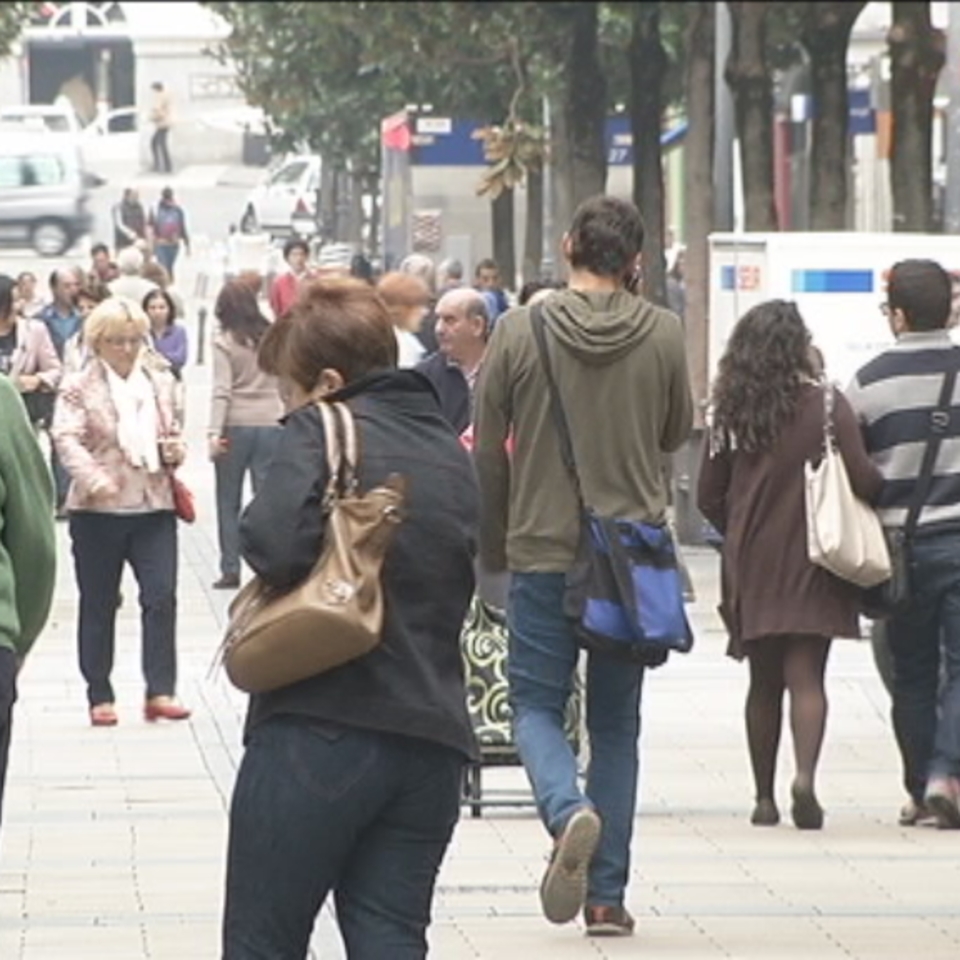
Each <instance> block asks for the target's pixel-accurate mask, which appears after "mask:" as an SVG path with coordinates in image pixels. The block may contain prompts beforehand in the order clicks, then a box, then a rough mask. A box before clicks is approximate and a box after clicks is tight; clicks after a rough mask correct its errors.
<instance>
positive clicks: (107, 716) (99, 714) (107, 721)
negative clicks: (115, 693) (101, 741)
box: [90, 703, 119, 727]
mask: <svg viewBox="0 0 960 960" xmlns="http://www.w3.org/2000/svg"><path fill="white" fill-rule="evenodd" d="M118 720H119V718H118V717H117V708H116V707H115V706H114V705H113V704H112V703H98V704H96V706H93V707H91V708H90V726H92V727H115V726H116V725H117V722H118Z"/></svg>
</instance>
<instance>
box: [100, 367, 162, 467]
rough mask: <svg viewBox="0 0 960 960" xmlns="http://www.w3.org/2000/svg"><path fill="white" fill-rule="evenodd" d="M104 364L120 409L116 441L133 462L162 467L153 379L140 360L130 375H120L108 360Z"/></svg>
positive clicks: (113, 396) (136, 465)
mask: <svg viewBox="0 0 960 960" xmlns="http://www.w3.org/2000/svg"><path fill="white" fill-rule="evenodd" d="M103 366H104V369H105V370H106V372H107V387H108V388H109V390H110V399H111V400H112V401H113V405H114V407H115V408H116V411H117V444H118V445H119V447H120V449H121V450H122V451H123V453H124V456H126V458H127V459H128V460H129V461H130V463H132V464H133V466H135V467H137V468H139V469H142V470H146V471H147V472H148V473H156V472H157V471H158V470H159V469H160V448H159V434H158V430H157V396H156V393H155V392H154V389H153V383H152V382H151V381H150V378H149V377H148V376H147V375H146V373H144V370H143V367H141V366H140V361H139V360H138V361H137V363H136V364H135V365H134V367H133V369H132V370H131V371H130V375H129V376H128V377H121V376H120V375H119V374H117V373H116V372H115V371H114V370H113V368H112V367H111V366H110V364H108V363H104V365H103Z"/></svg>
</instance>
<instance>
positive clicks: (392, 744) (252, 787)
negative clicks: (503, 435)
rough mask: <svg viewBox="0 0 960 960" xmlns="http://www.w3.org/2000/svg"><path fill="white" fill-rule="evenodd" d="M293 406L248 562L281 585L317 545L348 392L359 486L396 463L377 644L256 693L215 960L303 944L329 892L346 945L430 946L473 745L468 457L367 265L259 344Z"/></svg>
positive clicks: (259, 501) (406, 949)
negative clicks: (466, 641)
mask: <svg viewBox="0 0 960 960" xmlns="http://www.w3.org/2000/svg"><path fill="white" fill-rule="evenodd" d="M259 356H260V362H261V363H262V364H263V366H264V368H265V370H266V372H268V373H269V374H271V375H276V376H278V377H279V378H280V380H281V383H282V385H283V393H284V396H285V399H286V405H287V409H288V413H287V416H286V418H285V420H284V424H283V431H282V435H281V438H280V443H279V446H278V449H277V452H276V456H275V457H274V460H273V463H272V464H271V466H270V468H269V470H268V471H267V476H266V479H265V481H264V483H263V485H262V487H261V489H260V491H259V493H258V494H257V496H256V497H254V499H253V501H252V502H251V504H250V506H249V507H248V508H247V510H246V512H245V514H244V517H243V521H242V524H241V545H242V551H243V556H244V559H245V560H246V561H247V563H248V564H249V565H250V566H251V567H252V568H253V570H254V571H255V572H256V573H257V574H258V576H260V577H261V578H262V579H263V581H264V582H265V583H267V584H268V585H269V586H271V587H275V588H277V589H287V588H290V587H291V586H293V585H295V584H297V583H299V582H301V581H302V580H303V579H304V578H305V577H306V576H307V575H308V574H309V573H310V571H311V570H312V569H313V567H314V565H315V564H316V562H317V559H318V557H319V555H320V551H321V550H322V548H323V542H324V518H323V513H322V510H321V506H322V503H323V500H324V491H325V490H326V488H327V485H328V482H329V475H330V465H329V464H328V463H327V460H326V447H325V436H324V426H323V418H322V416H321V413H320V411H319V410H318V409H317V403H318V402H324V401H327V400H330V401H335V402H342V403H345V404H347V405H348V407H349V409H350V411H351V413H352V414H353V419H354V422H355V423H356V426H357V432H358V447H359V458H358V465H357V466H358V472H359V478H358V479H359V488H360V491H366V490H370V489H373V488H374V487H376V486H378V485H380V484H382V483H383V482H384V481H385V480H386V479H387V477H388V476H389V475H390V474H398V475H400V476H402V477H404V478H405V479H406V489H407V490H408V491H409V495H408V496H407V499H406V502H405V504H404V516H403V520H402V522H401V524H400V525H399V526H398V527H397V528H396V533H395V535H394V537H393V539H392V541H391V544H390V547H389V549H388V552H387V555H386V559H385V562H384V566H383V569H382V573H381V583H382V588H383V594H384V620H383V627H382V638H381V642H380V644H379V646H377V647H375V648H374V649H373V650H372V651H371V652H370V653H368V654H367V655H365V656H362V657H359V658H358V659H355V660H353V661H351V662H349V663H346V664H343V665H342V666H340V667H338V668H336V669H334V670H330V671H329V672H327V673H323V674H320V675H319V676H316V677H311V678H307V679H306V680H302V681H300V682H299V683H295V684H292V685H290V686H287V687H282V688H280V689H278V690H275V691H273V692H272V693H267V694H262V695H256V696H253V697H252V698H251V700H250V706H249V711H248V713H247V722H246V731H245V751H244V755H243V760H242V762H241V765H240V770H239V772H238V774H237V782H236V786H235V788H234V794H233V800H232V804H231V809H230V839H229V850H228V860H227V884H226V886H227V889H226V906H225V910H224V922H223V952H222V957H223V960H260V958H263V957H270V958H272V960H303V958H304V957H305V956H306V955H307V951H308V945H309V941H310V936H311V933H312V930H313V927H314V922H315V919H316V916H317V913H318V912H319V911H320V909H321V907H322V906H323V904H324V902H325V901H326V899H327V897H328V896H329V895H330V894H332V895H333V897H334V900H335V903H336V922H337V925H338V927H339V929H340V933H341V935H342V937H343V941H344V946H345V948H346V956H348V957H351V958H355V960H360V958H370V960H373V958H377V960H379V958H383V960H388V958H389V960H423V958H424V957H426V956H427V930H428V927H429V924H430V914H431V905H432V900H433V892H434V884H435V883H436V878H437V873H438V870H439V868H440V865H441V862H442V861H443V858H444V855H445V853H446V850H447V847H448V845H449V843H450V839H451V837H452V834H453V830H454V827H455V825H456V821H457V819H458V816H459V809H460V791H461V784H462V777H463V765H464V763H465V762H467V761H468V760H471V759H476V750H475V745H474V739H473V732H472V729H471V726H470V720H469V718H468V715H467V710H466V690H465V688H464V683H463V672H462V670H463V668H462V664H461V659H460V630H461V627H462V625H463V621H464V615H465V613H466V611H467V607H468V604H469V601H470V597H471V594H472V591H473V585H474V579H473V569H472V555H473V545H474V543H475V542H476V536H477V514H478V510H479V504H478V496H477V489H476V481H475V479H474V474H473V468H472V466H471V464H470V459H469V456H468V454H467V453H466V451H465V450H463V449H462V447H461V446H460V444H459V442H458V440H457V437H456V435H455V434H454V433H453V431H452V430H451V429H450V427H449V426H448V425H447V423H446V421H445V420H444V419H443V417H442V415H441V414H440V411H439V409H438V408H437V402H436V398H435V396H434V395H433V391H432V389H431V388H430V385H429V383H428V382H427V381H426V379H425V378H424V377H422V376H421V375H420V374H418V373H416V372H414V371H412V370H397V369H395V368H396V362H397V341H396V337H395V335H394V332H393V325H392V323H391V321H390V317H389V314H388V312H387V310H386V307H385V305H384V304H383V301H382V300H381V299H380V297H378V296H377V294H376V291H375V290H374V289H373V288H372V287H371V286H370V284H368V283H365V282H364V281H362V280H353V279H339V280H320V281H313V282H311V283H308V284H307V285H306V286H305V288H304V290H303V292H302V294H301V296H300V298H299V300H297V302H296V303H295V304H294V305H293V307H292V308H291V309H290V310H289V311H288V313H287V314H285V315H284V317H282V318H281V319H280V320H279V321H278V322H277V323H276V324H274V325H273V326H271V328H270V330H269V331H268V332H267V333H266V335H265V336H264V338H263V341H262V343H261V344H260V351H259Z"/></svg>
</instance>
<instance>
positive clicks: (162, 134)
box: [150, 127, 173, 173]
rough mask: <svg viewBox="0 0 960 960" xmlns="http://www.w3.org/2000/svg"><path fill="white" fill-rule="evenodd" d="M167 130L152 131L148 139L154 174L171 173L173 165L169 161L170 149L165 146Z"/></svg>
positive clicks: (168, 133)
mask: <svg viewBox="0 0 960 960" xmlns="http://www.w3.org/2000/svg"><path fill="white" fill-rule="evenodd" d="M169 135H170V131H169V130H168V129H163V130H162V129H160V128H159V127H158V128H157V129H156V130H154V132H153V136H152V137H151V138H150V152H151V153H152V154H153V169H154V172H156V173H172V172H173V164H172V163H171V161H170V148H169V147H168V146H167V137H168V136H169Z"/></svg>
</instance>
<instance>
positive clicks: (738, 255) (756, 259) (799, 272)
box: [708, 233, 960, 386]
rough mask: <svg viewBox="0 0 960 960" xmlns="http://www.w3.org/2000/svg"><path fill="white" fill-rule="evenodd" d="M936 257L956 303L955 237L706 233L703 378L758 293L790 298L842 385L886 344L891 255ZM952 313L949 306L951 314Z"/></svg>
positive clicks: (958, 242) (959, 267)
mask: <svg viewBox="0 0 960 960" xmlns="http://www.w3.org/2000/svg"><path fill="white" fill-rule="evenodd" d="M912 259H928V260H936V261H937V262H938V263H940V264H941V266H943V268H944V269H945V270H947V271H948V272H949V273H951V274H952V275H953V277H954V304H955V309H956V307H957V305H960V298H958V293H957V291H958V289H960V238H957V237H952V236H944V235H932V234H918V233H741V234H728V233H718V234H713V235H712V236H711V237H710V333H709V345H708V350H709V369H710V378H711V380H712V379H713V377H714V376H715V375H716V371H717V364H718V363H719V360H720V357H721V356H722V354H723V351H724V349H725V348H726V344H727V340H728V338H729V336H730V334H731V332H732V331H733V328H734V326H735V325H736V323H737V320H739V318H740V317H742V316H743V315H744V314H745V313H746V312H747V311H748V310H749V309H750V308H751V307H753V306H755V305H756V304H758V303H762V302H763V301H765V300H773V299H780V300H793V301H794V302H795V303H796V304H797V306H798V307H799V308H800V313H801V314H802V315H803V318H804V320H805V321H806V324H807V327H808V328H809V329H810V332H811V334H812V336H813V342H814V345H815V346H817V347H819V348H820V350H821V351H822V353H823V356H824V360H825V362H826V373H827V376H828V378H829V379H830V380H832V381H834V382H836V383H838V384H840V385H841V386H845V385H846V384H847V383H849V382H850V380H851V379H852V378H853V375H854V374H855V373H856V372H857V370H859V369H860V367H862V366H863V365H864V364H865V363H867V361H869V360H871V359H872V358H873V357H875V356H876V355H877V354H878V353H880V352H881V351H883V350H885V349H887V348H888V347H889V346H890V345H891V344H892V343H893V335H892V333H891V332H890V328H889V325H888V323H887V319H886V317H885V316H884V315H883V313H882V312H881V307H882V305H883V304H884V303H885V302H886V295H887V294H886V291H887V276H888V274H889V271H890V268H891V267H892V266H893V265H894V264H895V263H897V261H899V260H912ZM956 319H957V316H956V313H955V316H954V320H956Z"/></svg>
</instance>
